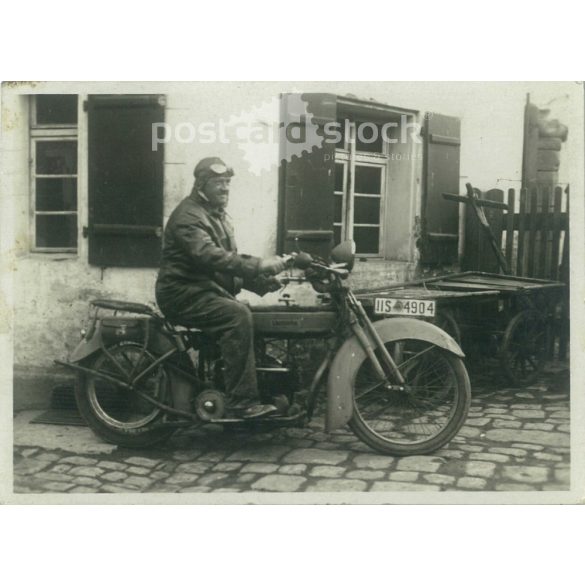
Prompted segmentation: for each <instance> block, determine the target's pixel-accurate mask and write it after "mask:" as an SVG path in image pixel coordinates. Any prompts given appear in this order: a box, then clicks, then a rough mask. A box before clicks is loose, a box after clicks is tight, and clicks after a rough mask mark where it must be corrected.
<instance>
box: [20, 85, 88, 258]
mask: <svg viewBox="0 0 585 585" xmlns="http://www.w3.org/2000/svg"><path fill="white" fill-rule="evenodd" d="M30 134H31V194H32V210H33V222H32V233H33V237H32V241H33V246H32V248H33V250H34V251H36V252H76V251H77V232H78V227H77V186H78V182H77V96H76V95H37V96H34V97H33V99H32V108H31V133H30Z"/></svg>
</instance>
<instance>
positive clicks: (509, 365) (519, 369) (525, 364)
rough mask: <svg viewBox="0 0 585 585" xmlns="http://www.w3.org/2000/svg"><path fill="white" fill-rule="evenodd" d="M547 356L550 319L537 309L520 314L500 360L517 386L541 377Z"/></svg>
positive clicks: (506, 337)
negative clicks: (547, 330) (548, 321)
mask: <svg viewBox="0 0 585 585" xmlns="http://www.w3.org/2000/svg"><path fill="white" fill-rule="evenodd" d="M545 356H546V320H545V319H544V318H543V317H542V315H540V314H539V313H537V312H536V311H533V310H526V311H522V312H521V313H518V314H517V315H516V316H515V317H514V318H513V319H512V320H511V321H510V323H509V325H508V327H507V329H506V331H505V333H504V338H503V340H502V346H501V348H500V361H501V363H502V367H503V368H504V372H505V374H506V376H507V378H508V379H509V380H510V382H512V384H514V385H515V386H528V385H529V384H532V382H534V381H535V380H536V378H538V375H539V374H540V372H541V371H542V368H543V366H544V360H545Z"/></svg>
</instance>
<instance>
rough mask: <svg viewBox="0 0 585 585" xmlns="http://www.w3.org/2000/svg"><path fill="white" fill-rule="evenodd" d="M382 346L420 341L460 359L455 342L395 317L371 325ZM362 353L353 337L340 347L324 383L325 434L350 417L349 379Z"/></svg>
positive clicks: (434, 330) (432, 327)
mask: <svg viewBox="0 0 585 585" xmlns="http://www.w3.org/2000/svg"><path fill="white" fill-rule="evenodd" d="M373 325H374V327H375V329H376V331H377V332H378V333H379V335H380V337H381V338H382V339H383V340H384V342H391V341H395V340H397V339H420V340H422V341H428V342H429V343H433V344H434V345H437V346H438V347H441V348H443V349H444V350H446V351H449V352H451V353H452V354H454V355H456V356H458V357H460V358H464V357H465V354H464V353H463V352H462V351H461V348H460V347H459V345H457V342H456V341H455V340H454V339H453V338H452V337H451V336H450V335H449V334H448V333H446V332H445V331H443V330H442V329H440V328H439V327H437V326H436V325H433V324H432V323H429V322H427V321H421V320H419V319H412V318H404V317H396V318H392V319H382V320H380V321H375V322H374V323H373ZM365 357H366V352H365V351H364V349H363V348H362V346H361V344H360V342H359V341H358V339H357V338H356V337H355V336H352V337H350V338H349V339H348V340H346V341H345V343H344V344H343V345H342V346H341V348H340V349H339V351H338V352H337V354H336V355H335V357H334V358H333V363H332V364H331V368H330V370H329V379H328V381H327V417H326V421H325V427H326V430H327V431H333V430H335V429H339V428H341V427H343V426H345V425H346V424H347V422H348V421H349V419H350V418H351V416H352V414H353V378H354V376H355V374H356V371H357V368H358V366H359V365H360V364H361V362H362V361H363V360H364V359H365Z"/></svg>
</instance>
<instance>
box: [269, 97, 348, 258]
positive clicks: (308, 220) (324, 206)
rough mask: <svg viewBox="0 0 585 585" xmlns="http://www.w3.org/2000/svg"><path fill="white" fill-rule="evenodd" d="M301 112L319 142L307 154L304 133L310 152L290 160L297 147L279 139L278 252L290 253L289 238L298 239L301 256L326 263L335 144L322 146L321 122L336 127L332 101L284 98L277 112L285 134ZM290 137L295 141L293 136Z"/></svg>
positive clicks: (292, 243) (330, 233)
mask: <svg viewBox="0 0 585 585" xmlns="http://www.w3.org/2000/svg"><path fill="white" fill-rule="evenodd" d="M305 106H306V110H307V112H308V113H309V114H312V115H313V118H312V124H316V125H318V126H319V130H318V131H317V132H318V134H319V141H318V146H317V147H313V148H311V147H312V146H313V143H312V142H311V139H310V136H311V134H310V130H311V129H310V128H308V127H307V128H305V129H306V130H307V134H306V136H307V148H308V149H309V150H310V152H303V153H302V155H301V156H293V153H295V152H298V151H299V149H300V148H301V147H302V146H301V145H300V144H295V143H291V142H290V141H289V140H287V139H286V138H284V137H285V136H286V133H285V132H283V133H282V136H283V138H282V139H281V144H280V158H281V166H280V179H279V183H280V185H279V187H280V189H279V217H278V251H279V253H285V252H291V251H295V250H296V245H295V238H298V242H299V247H300V248H301V249H302V250H303V251H305V252H309V253H310V254H316V255H318V256H321V257H323V258H328V257H329V253H330V251H331V248H332V245H333V204H334V198H333V191H334V180H335V144H334V143H333V142H331V143H325V142H324V141H323V127H324V125H325V124H326V123H327V122H335V121H336V114H337V102H336V97H335V96H334V95H331V94H322V93H305V94H285V95H284V96H283V97H282V110H281V118H282V122H283V124H284V129H285V130H286V128H287V126H289V125H290V127H293V126H295V125H296V127H297V130H298V127H299V121H302V120H303V118H302V117H301V114H302V113H303V112H302V110H303V109H304V108H305ZM310 125H311V124H308V125H307V126H310ZM292 134H293V135H294V136H298V132H297V131H295V132H293V133H292Z"/></svg>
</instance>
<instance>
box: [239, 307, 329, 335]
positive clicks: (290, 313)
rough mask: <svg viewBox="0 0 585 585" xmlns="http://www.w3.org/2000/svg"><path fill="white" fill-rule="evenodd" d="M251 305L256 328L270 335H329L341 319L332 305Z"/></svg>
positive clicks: (259, 331) (262, 333)
mask: <svg viewBox="0 0 585 585" xmlns="http://www.w3.org/2000/svg"><path fill="white" fill-rule="evenodd" d="M250 309H251V311H252V316H253V318H254V330H255V331H256V332H257V333H259V334H261V335H265V336H269V337H327V336H329V335H331V333H332V332H333V331H334V330H335V326H336V325H337V322H338V315H337V312H336V311H335V310H334V308H333V307H330V306H315V307H312V306H309V307H299V306H289V307H287V306H283V305H256V306H252V307H250Z"/></svg>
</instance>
